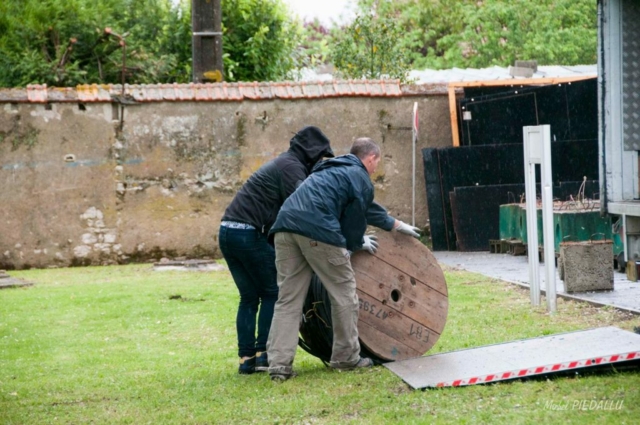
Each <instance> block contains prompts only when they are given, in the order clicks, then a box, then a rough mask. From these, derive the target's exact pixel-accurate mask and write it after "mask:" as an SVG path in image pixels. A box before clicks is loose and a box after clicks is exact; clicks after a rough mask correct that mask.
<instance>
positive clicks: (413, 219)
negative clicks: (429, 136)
mask: <svg viewBox="0 0 640 425" xmlns="http://www.w3.org/2000/svg"><path fill="white" fill-rule="evenodd" d="M411 130H412V131H411V133H412V139H413V142H412V147H413V149H412V151H413V173H412V195H411V225H412V226H414V227H415V225H416V145H417V144H418V102H414V103H413V121H412V125H411Z"/></svg>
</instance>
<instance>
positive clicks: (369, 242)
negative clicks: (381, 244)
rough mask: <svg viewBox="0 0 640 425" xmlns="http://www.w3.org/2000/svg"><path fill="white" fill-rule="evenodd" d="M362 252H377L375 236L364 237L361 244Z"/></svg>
mask: <svg viewBox="0 0 640 425" xmlns="http://www.w3.org/2000/svg"><path fill="white" fill-rule="evenodd" d="M360 249H362V250H366V251H368V252H369V254H375V253H376V251H377V250H378V238H377V237H375V236H373V235H372V236H366V235H365V236H364V243H363V244H362V248H360Z"/></svg>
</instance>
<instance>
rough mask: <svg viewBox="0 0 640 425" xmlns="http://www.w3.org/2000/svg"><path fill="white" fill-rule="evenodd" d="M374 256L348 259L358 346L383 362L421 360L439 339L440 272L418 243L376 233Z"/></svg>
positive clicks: (443, 289) (442, 319)
mask: <svg viewBox="0 0 640 425" xmlns="http://www.w3.org/2000/svg"><path fill="white" fill-rule="evenodd" d="M376 236H377V238H378V243H379V248H378V252H377V253H376V254H374V255H371V254H369V253H368V252H364V251H359V252H356V253H354V255H353V256H352V257H351V264H352V266H353V269H354V271H355V274H356V285H357V293H358V298H359V299H360V300H359V303H360V313H359V317H358V332H359V334H360V343H361V345H363V346H364V347H365V348H366V349H367V350H369V351H370V352H371V353H373V354H375V355H376V356H378V357H379V358H381V359H384V360H389V361H393V360H404V359H409V358H413V357H419V356H422V355H424V354H425V353H426V352H427V351H429V350H430V349H431V347H433V346H434V345H435V343H436V342H437V341H438V338H440V334H442V331H443V329H444V326H445V323H446V321H447V311H448V308H449V299H448V293H447V284H446V282H445V279H444V274H443V273H442V269H441V268H440V266H439V265H438V262H437V261H436V259H435V257H434V256H433V254H432V253H431V251H430V250H429V248H427V247H426V246H424V245H423V244H422V243H420V242H419V241H418V240H416V239H415V238H412V237H410V236H408V235H404V234H399V233H397V232H385V231H378V232H376Z"/></svg>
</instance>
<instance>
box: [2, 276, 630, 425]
mask: <svg viewBox="0 0 640 425" xmlns="http://www.w3.org/2000/svg"><path fill="white" fill-rule="evenodd" d="M11 275H12V277H17V278H22V279H25V280H28V281H31V282H33V283H35V285H34V286H31V287H27V288H16V289H7V290H0V423H1V424H56V423H60V424H85V423H96V424H111V423H123V424H127V423H128V424H147V423H148V424H214V423H216V424H217V423H220V424H230V423H257V424H261V423H267V424H275V423H277V424H344V423H358V424H359V423H363V424H386V423H389V424H411V423H434V422H435V423H473V424H475V423H508V424H512V423H538V424H543V423H544V424H547V423H558V424H559V423H563V424H564V423H576V424H585V423H597V424H602V423H616V424H623V423H627V424H636V423H638V418H640V371H639V370H638V369H632V370H624V371H620V370H615V369H613V368H612V370H610V371H607V372H601V373H597V374H590V373H586V374H585V373H584V372H580V373H576V374H573V375H570V376H563V377H550V378H548V379H546V378H542V379H536V380H529V381H512V382H502V383H497V384H492V385H478V386H471V387H462V388H445V389H433V390H426V391H413V390H411V389H409V387H408V386H407V385H406V384H404V383H403V382H402V381H401V380H400V379H399V378H398V377H397V376H396V375H394V374H392V373H391V372H389V371H388V370H387V369H386V368H384V367H375V368H373V369H369V370H361V371H355V372H351V373H338V372H334V371H332V370H329V369H327V368H326V367H325V366H324V365H323V364H322V363H321V362H320V361H319V360H318V359H316V358H314V357H312V356H310V355H308V354H307V353H305V352H304V351H302V350H300V349H299V350H298V354H297V356H296V361H295V368H296V371H297V372H298V373H299V376H298V377H297V378H295V379H293V380H290V381H287V382H284V383H281V384H275V383H272V382H271V381H270V380H269V377H268V376H267V375H265V374H254V375H250V376H240V375H238V374H237V357H236V333H235V312H236V305H237V302H238V294H237V291H236V288H235V286H234V284H233V281H232V279H231V277H230V274H229V273H228V272H226V271H223V272H180V271H175V272H173V271H171V272H170V271H164V272H154V271H153V270H152V267H151V265H149V264H143V265H129V266H112V267H89V268H70V269H51V270H29V271H20V272H11ZM445 275H446V277H447V284H448V288H449V316H448V320H447V325H446V328H445V330H444V333H443V335H442V337H441V338H440V340H439V341H438V343H437V344H436V345H435V347H434V348H433V349H432V350H431V351H430V354H433V353H438V352H444V351H451V350H456V349H461V348H467V347H476V346H480V345H485V344H492V343H499V342H505V341H512V340H515V339H522V338H530V337H537V336H542V335H549V334H553V333H558V332H566V331H572V330H580V329H588V328H593V327H600V326H608V325H614V326H618V327H620V328H623V329H627V330H632V329H633V328H634V327H636V326H640V318H639V317H638V316H633V315H628V314H623V313H620V312H618V311H616V310H614V309H609V308H600V309H597V308H594V307H591V306H589V305H586V304H580V303H575V302H564V301H563V300H561V299H559V300H558V313H557V314H555V315H553V316H550V315H549V314H547V313H546V312H545V310H544V309H534V308H532V307H531V306H530V305H529V295H528V292H526V291H523V290H522V289H519V288H517V287H515V286H512V285H509V284H507V283H503V282H499V281H496V280H493V279H489V278H486V277H483V276H480V275H477V274H472V273H467V272H461V271H455V270H446V271H445ZM176 295H180V297H175V296H176ZM171 298H174V299H171ZM592 400H595V401H603V400H604V401H609V404H608V405H609V406H612V405H615V406H619V407H620V408H619V409H618V410H608V411H603V410H588V409H585V410H582V409H573V408H572V407H573V406H574V404H575V405H580V406H583V407H584V406H588V405H589V402H590V401H592ZM585 401H586V404H579V403H581V402H583V403H584V402H585ZM614 403H617V404H614ZM552 406H555V407H556V408H555V409H554V408H552ZM601 406H602V404H601ZM558 407H560V408H562V407H567V408H566V410H558V409H557V408H558Z"/></svg>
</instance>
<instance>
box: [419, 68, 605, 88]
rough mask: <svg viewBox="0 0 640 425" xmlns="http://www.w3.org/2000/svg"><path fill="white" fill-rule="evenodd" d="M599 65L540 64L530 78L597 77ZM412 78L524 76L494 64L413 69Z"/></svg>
mask: <svg viewBox="0 0 640 425" xmlns="http://www.w3.org/2000/svg"><path fill="white" fill-rule="evenodd" d="M597 75H598V66H597V65H577V66H538V69H537V72H535V73H533V76H531V77H528V78H562V77H588V76H593V77H597ZM409 78H410V79H415V80H416V83H418V84H437V83H440V84H442V83H455V82H462V81H488V80H514V81H517V80H518V79H523V77H513V76H511V75H510V74H509V68H503V67H499V66H494V67H491V68H482V69H473V68H466V69H460V68H452V69H443V70H434V69H425V70H422V71H411V72H410V73H409Z"/></svg>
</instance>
